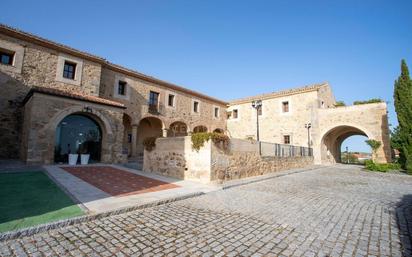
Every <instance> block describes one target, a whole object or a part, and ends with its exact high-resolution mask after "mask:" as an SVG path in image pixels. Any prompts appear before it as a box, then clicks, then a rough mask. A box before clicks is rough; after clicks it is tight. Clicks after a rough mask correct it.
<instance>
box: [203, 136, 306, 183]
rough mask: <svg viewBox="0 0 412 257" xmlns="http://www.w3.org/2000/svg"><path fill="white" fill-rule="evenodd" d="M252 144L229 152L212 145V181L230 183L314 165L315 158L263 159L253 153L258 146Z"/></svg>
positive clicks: (255, 152) (256, 153)
mask: <svg viewBox="0 0 412 257" xmlns="http://www.w3.org/2000/svg"><path fill="white" fill-rule="evenodd" d="M246 144H247V141H246ZM250 144H251V146H250V147H248V148H246V147H242V148H237V147H236V148H235V149H234V148H232V149H231V150H229V151H224V150H222V149H219V148H217V147H216V146H214V145H212V169H211V180H218V181H228V180H233V179H241V178H247V177H253V176H259V175H264V174H268V173H273V172H277V171H282V170H288V169H295V168H304V167H307V166H310V165H313V157H301V156H298V157H262V156H260V155H259V153H258V152H257V151H253V149H256V144H254V143H252V142H251V143H250Z"/></svg>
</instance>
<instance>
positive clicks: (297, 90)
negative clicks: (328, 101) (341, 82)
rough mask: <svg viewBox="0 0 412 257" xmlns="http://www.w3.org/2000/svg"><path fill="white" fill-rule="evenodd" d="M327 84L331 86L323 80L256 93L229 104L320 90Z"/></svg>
mask: <svg viewBox="0 0 412 257" xmlns="http://www.w3.org/2000/svg"><path fill="white" fill-rule="evenodd" d="M325 86H329V84H328V83H327V82H323V83H318V84H313V85H307V86H303V87H297V88H292V89H287V90H282V91H277V92H272V93H266V94H260V95H255V96H250V97H245V98H240V99H235V100H232V101H229V105H235V104H242V103H249V102H252V101H254V100H265V99H271V98H275V97H281V96H288V95H294V94H300V93H305V92H310V91H316V90H319V89H320V88H322V87H325Z"/></svg>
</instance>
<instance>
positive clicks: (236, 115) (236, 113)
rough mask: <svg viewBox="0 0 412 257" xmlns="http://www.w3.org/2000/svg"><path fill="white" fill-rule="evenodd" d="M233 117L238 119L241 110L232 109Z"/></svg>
mask: <svg viewBox="0 0 412 257" xmlns="http://www.w3.org/2000/svg"><path fill="white" fill-rule="evenodd" d="M232 117H233V119H237V118H238V117H239V111H238V110H237V109H234V110H233V111H232Z"/></svg>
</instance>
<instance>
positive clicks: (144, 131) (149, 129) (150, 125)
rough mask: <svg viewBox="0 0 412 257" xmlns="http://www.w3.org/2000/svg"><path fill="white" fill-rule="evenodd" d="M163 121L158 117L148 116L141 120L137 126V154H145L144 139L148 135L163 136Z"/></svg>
mask: <svg viewBox="0 0 412 257" xmlns="http://www.w3.org/2000/svg"><path fill="white" fill-rule="evenodd" d="M163 128H164V125H163V122H162V120H160V119H158V118H156V117H146V118H143V119H141V120H140V122H139V125H138V127H137V142H136V143H137V146H136V152H137V155H143V152H144V148H143V141H144V140H145V139H146V138H148V137H162V135H163Z"/></svg>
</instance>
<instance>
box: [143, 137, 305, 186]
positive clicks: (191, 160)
mask: <svg viewBox="0 0 412 257" xmlns="http://www.w3.org/2000/svg"><path fill="white" fill-rule="evenodd" d="M312 164H313V157H261V156H260V155H259V153H258V146H257V144H256V143H254V142H250V141H246V140H239V139H233V142H231V146H230V148H229V149H227V150H224V149H221V148H219V147H217V146H215V145H214V144H213V143H212V142H210V141H209V142H207V143H205V145H204V146H203V147H202V148H201V149H200V150H199V151H195V150H193V149H192V145H191V139H190V137H176V138H159V139H157V141H156V147H155V149H153V150H152V151H150V152H148V151H145V154H144V162H143V170H144V171H145V172H152V173H157V174H160V175H164V176H170V177H174V178H179V179H189V180H197V181H200V182H205V183H207V182H210V181H215V180H219V181H223V180H232V179H240V178H246V177H252V176H259V175H263V174H267V173H272V172H276V171H280V170H287V169H293V168H302V167H306V166H309V165H312Z"/></svg>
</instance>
